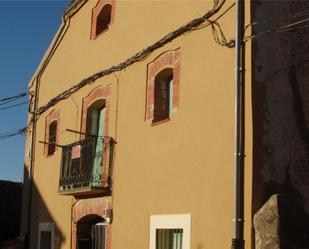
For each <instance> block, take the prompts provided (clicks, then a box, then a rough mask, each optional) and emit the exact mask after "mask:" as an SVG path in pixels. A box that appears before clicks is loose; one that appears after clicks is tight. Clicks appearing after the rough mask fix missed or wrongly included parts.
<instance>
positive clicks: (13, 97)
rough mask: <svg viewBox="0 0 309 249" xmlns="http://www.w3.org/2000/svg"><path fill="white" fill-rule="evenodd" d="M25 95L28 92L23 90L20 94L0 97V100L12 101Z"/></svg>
mask: <svg viewBox="0 0 309 249" xmlns="http://www.w3.org/2000/svg"><path fill="white" fill-rule="evenodd" d="M27 95H28V93H26V92H23V93H20V94H18V95H14V96H11V97H5V98H3V99H0V102H6V101H14V100H17V99H20V98H23V97H25V96H27Z"/></svg>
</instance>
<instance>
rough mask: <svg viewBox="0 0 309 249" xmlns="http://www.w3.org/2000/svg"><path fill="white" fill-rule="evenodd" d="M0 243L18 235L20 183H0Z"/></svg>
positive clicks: (20, 198) (20, 197)
mask: <svg viewBox="0 0 309 249" xmlns="http://www.w3.org/2000/svg"><path fill="white" fill-rule="evenodd" d="M0 196H1V198H0V243H1V242H4V241H7V240H11V239H14V238H16V237H17V236H18V235H19V227H20V210H21V200H22V183H19V182H10V181H0Z"/></svg>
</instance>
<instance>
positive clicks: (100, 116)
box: [87, 100, 105, 187]
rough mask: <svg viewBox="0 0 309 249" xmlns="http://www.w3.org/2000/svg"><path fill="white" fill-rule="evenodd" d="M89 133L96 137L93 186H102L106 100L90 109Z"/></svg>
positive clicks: (100, 101) (88, 114) (96, 103)
mask: <svg viewBox="0 0 309 249" xmlns="http://www.w3.org/2000/svg"><path fill="white" fill-rule="evenodd" d="M87 116H88V122H87V133H88V134H90V135H91V136H95V137H96V143H95V145H94V146H95V148H94V157H93V167H92V184H91V185H92V186H93V187H96V186H97V187H101V186H102V166H103V149H104V148H103V145H104V142H103V136H104V127H105V106H104V101H102V100H99V101H96V102H95V103H94V104H92V105H91V106H90V108H89V109H88V113H87Z"/></svg>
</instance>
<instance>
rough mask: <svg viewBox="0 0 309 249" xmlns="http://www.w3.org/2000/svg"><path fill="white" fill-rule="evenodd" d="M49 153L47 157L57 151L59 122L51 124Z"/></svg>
mask: <svg viewBox="0 0 309 249" xmlns="http://www.w3.org/2000/svg"><path fill="white" fill-rule="evenodd" d="M48 131H49V132H48V152H47V155H53V154H54V153H55V150H56V137H57V120H54V121H53V122H51V123H50V125H49V128H48Z"/></svg>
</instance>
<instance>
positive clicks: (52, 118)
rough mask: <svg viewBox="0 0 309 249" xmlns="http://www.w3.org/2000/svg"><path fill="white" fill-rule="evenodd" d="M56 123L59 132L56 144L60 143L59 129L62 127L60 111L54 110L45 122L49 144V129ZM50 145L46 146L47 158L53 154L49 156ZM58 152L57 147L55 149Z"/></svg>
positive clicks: (45, 153) (46, 139) (46, 138)
mask: <svg viewBox="0 0 309 249" xmlns="http://www.w3.org/2000/svg"><path fill="white" fill-rule="evenodd" d="M54 121H56V122H57V132H56V144H58V142H59V130H60V129H59V127H60V125H59V124H60V110H53V111H51V112H50V113H49V114H48V116H47V117H46V120H45V139H44V140H45V141H46V142H48V140H49V127H50V124H51V123H53V122H54ZM48 147H49V145H48V144H44V155H45V156H51V155H53V154H48ZM55 150H57V146H56V148H55Z"/></svg>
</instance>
